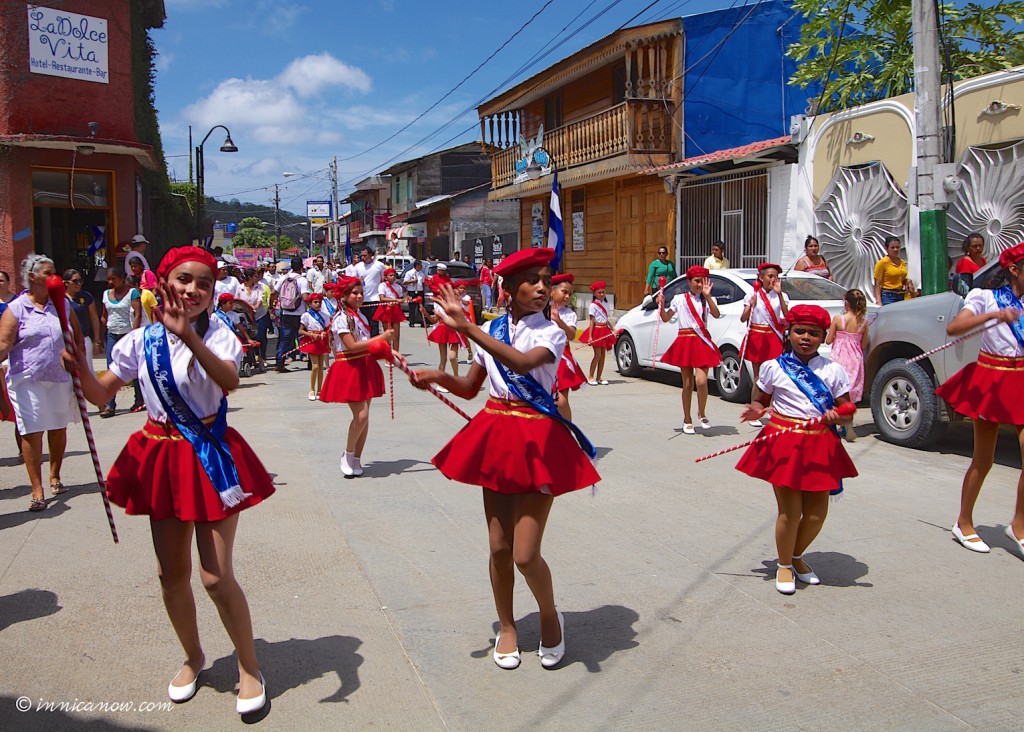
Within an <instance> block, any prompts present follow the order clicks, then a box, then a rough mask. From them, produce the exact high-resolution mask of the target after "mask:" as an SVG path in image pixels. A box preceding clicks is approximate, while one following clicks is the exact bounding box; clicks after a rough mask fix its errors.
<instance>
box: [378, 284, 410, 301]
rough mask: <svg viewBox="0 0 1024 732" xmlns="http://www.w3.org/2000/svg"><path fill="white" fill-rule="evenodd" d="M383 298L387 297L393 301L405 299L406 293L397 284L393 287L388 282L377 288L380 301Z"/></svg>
mask: <svg viewBox="0 0 1024 732" xmlns="http://www.w3.org/2000/svg"><path fill="white" fill-rule="evenodd" d="M382 297H386V298H389V299H391V300H397V299H401V298H403V297H405V291H404V290H403V289H402V286H401V285H400V284H398V283H397V282H396V283H395V284H393V285H392V284H390V283H388V282H381V283H380V285H378V286H377V298H378V299H380V298H382Z"/></svg>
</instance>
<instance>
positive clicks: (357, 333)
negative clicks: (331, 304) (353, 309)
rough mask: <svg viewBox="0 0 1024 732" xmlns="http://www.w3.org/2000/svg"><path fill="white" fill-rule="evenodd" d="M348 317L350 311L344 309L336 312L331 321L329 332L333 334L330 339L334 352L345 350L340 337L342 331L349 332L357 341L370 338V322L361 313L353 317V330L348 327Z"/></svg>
mask: <svg viewBox="0 0 1024 732" xmlns="http://www.w3.org/2000/svg"><path fill="white" fill-rule="evenodd" d="M350 317H351V315H350V313H349V312H348V310H347V309H345V310H342V311H341V312H340V313H338V316H337V317H336V318H335V319H334V322H333V323H331V333H333V334H334V335H333V336H332V339H333V341H334V352H335V353H341V352H342V351H344V350H346V348H345V342H344V341H343V340H342V338H341V334H342V333H351V334H352V336H353V337H354V338H355V339H356V340H357V341H367V340H369V339H370V324H369V323H368V322H367V321H366V319H365V318H364V317H363V315H362V313H359V315H357V316H356V318H355V330H351V329H350V328H349V318H350Z"/></svg>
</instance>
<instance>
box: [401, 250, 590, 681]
mask: <svg viewBox="0 0 1024 732" xmlns="http://www.w3.org/2000/svg"><path fill="white" fill-rule="evenodd" d="M552 256H554V251H553V250H551V249H524V250H521V251H518V252H516V253H514V254H512V255H510V256H508V257H506V258H505V259H504V260H502V262H501V263H500V264H498V265H497V266H496V267H495V269H494V272H495V274H498V275H501V276H503V277H504V278H505V288H506V289H507V291H508V292H509V294H510V296H511V303H510V311H509V313H508V314H506V315H503V316H501V317H500V318H496V319H495V320H492V321H490V322H489V323H487V324H486V325H485V327H484V328H479V327H477V326H475V325H473V324H472V323H470V322H469V320H468V319H467V318H466V317H465V315H464V314H463V312H462V305H461V303H460V302H459V299H458V297H457V296H456V295H455V293H454V292H453V290H452V289H451V288H450V287H443V288H441V291H440V294H439V295H438V296H437V299H438V302H439V304H440V305H441V309H439V310H438V317H440V318H441V319H442V320H443V322H444V323H445V324H446V325H447V326H448V327H449V328H451V329H453V330H454V331H456V332H458V333H460V334H465V335H467V336H468V337H469V338H470V339H471V340H473V341H475V342H476V343H477V345H479V346H480V348H479V349H478V350H477V355H476V360H475V362H474V363H473V365H472V367H470V370H469V374H468V375H466V376H464V377H461V378H459V377H456V376H451V375H449V374H447V373H445V372H444V371H442V370H440V369H438V370H421V371H417V372H416V374H415V376H414V377H413V379H412V382H413V384H414V385H416V386H419V387H424V386H426V385H428V384H434V383H436V384H439V385H443V386H446V387H447V388H448V389H450V390H451V391H452V393H454V394H456V395H458V396H460V397H463V398H465V399H472V398H473V397H475V396H476V395H477V393H478V392H479V389H480V387H481V386H482V385H483V383H484V381H485V380H486V381H487V382H488V385H489V387H490V389H489V391H490V398H489V399H488V401H487V404H486V405H485V406H484V408H483V409H482V410H481V411H480V412H479V413H478V414H477V415H476V416H475V417H474V418H473V419H472V420H471V421H470V422H469V423H468V424H467V425H466V426H465V427H464V428H463V429H462V430H461V431H460V432H459V433H458V434H457V435H455V437H454V438H452V440H451V441H450V442H449V443H448V444H447V445H445V447H444V448H443V449H442V450H441V452H439V453H438V454H437V455H436V456H435V457H434V459H433V463H434V465H436V466H437V467H438V469H439V470H440V471H441V472H442V473H443V474H444V475H445V476H446V477H448V478H449V479H451V480H456V481H459V482H461V483H467V484H469V485H478V486H481V487H482V488H483V499H484V516H485V517H486V519H487V527H488V534H489V543H490V576H491V589H492V591H493V594H494V602H495V606H496V609H497V613H498V625H499V631H498V636H497V637H496V638H495V642H494V653H493V658H494V662H495V663H496V664H497V665H498V666H499V667H501V668H504V669H513V668H516V667H518V666H519V663H520V653H519V643H518V635H517V629H516V621H515V615H514V612H513V604H512V595H513V592H512V591H513V586H514V583H515V569H516V568H518V569H519V571H520V572H521V573H522V574H523V576H524V577H525V578H526V582H527V584H528V585H529V586H530V590H531V592H532V593H533V596H534V598H536V600H537V605H538V607H539V608H540V637H541V641H540V649H539V650H538V655H539V656H540V661H541V665H542V666H543V667H544V668H553V667H554V666H557V665H558V664H559V663H560V662H561V661H562V658H563V656H564V654H565V621H564V618H563V616H562V613H561V612H559V611H558V609H557V607H556V606H555V596H554V590H553V587H552V581H551V571H550V569H549V568H548V565H547V562H545V561H544V558H543V557H542V556H541V553H540V548H541V540H542V539H543V537H544V527H545V524H546V523H547V519H548V514H549V512H550V511H551V505H552V502H553V501H554V497H555V496H559V495H562V494H564V493H568V492H570V491H575V490H578V489H580V488H584V487H586V486H589V485H593V484H595V483H596V482H597V481H598V480H600V476H598V474H597V471H596V470H595V469H594V466H593V465H592V464H591V462H590V459H588V455H589V456H590V457H591V458H592V457H593V456H594V455H595V451H594V448H593V446H592V445H591V444H590V443H589V442H588V441H587V439H586V437H585V436H583V434H582V433H581V432H580V431H579V429H578V428H577V427H576V426H575V425H573V424H572V423H571V422H569V421H568V420H565V419H564V418H562V416H561V415H560V414H559V413H558V410H557V409H556V407H555V404H554V400H553V399H552V398H551V393H552V390H553V389H554V386H555V378H556V374H557V371H558V363H559V360H560V357H561V355H562V351H563V350H564V349H565V345H566V337H565V333H564V332H563V331H562V329H561V328H559V327H558V326H557V325H555V324H554V323H552V322H551V321H550V320H548V318H547V317H546V316H545V314H544V310H545V308H546V307H547V305H548V302H549V298H550V290H551V270H550V268H549V267H548V264H549V263H550V261H551V258H552Z"/></svg>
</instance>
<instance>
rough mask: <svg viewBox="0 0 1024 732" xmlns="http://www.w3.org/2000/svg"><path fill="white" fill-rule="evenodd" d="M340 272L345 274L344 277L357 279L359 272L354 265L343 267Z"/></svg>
mask: <svg viewBox="0 0 1024 732" xmlns="http://www.w3.org/2000/svg"><path fill="white" fill-rule="evenodd" d="M342 272H344V273H345V276H346V277H358V276H359V272H357V271H356V265H354V264H349V265H347V266H346V267H345V269H343V270H342Z"/></svg>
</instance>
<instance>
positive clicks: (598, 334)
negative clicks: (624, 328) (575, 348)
mask: <svg viewBox="0 0 1024 732" xmlns="http://www.w3.org/2000/svg"><path fill="white" fill-rule="evenodd" d="M580 343H587V344H589V345H590V346H591V347H592V348H603V349H605V350H606V351H610V350H612V349H613V348H614V347H615V334H614V333H613V332H612V329H611V328H610V327H609V326H608V324H607V323H599V324H596V325H592V326H590V327H589V328H587V329H586V330H585V331H583V333H582V335H580Z"/></svg>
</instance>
